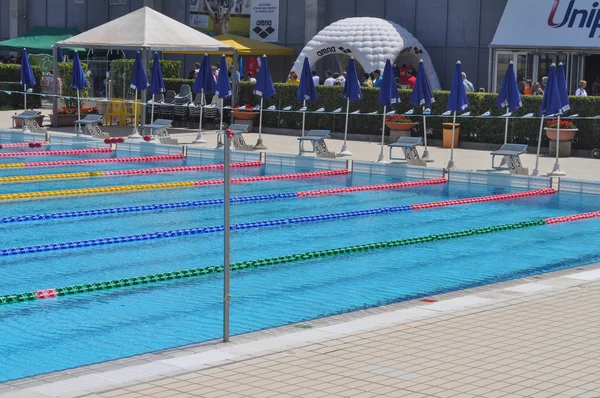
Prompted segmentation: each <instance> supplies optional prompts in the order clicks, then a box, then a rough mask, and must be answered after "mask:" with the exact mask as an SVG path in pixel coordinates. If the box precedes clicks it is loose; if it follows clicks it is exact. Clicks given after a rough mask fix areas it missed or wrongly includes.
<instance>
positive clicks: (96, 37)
mask: <svg viewBox="0 0 600 398" xmlns="http://www.w3.org/2000/svg"><path fill="white" fill-rule="evenodd" d="M57 45H58V46H60V47H85V48H102V49H116V50H149V51H167V50H169V51H172V52H177V53H185V52H188V51H201V52H206V51H216V52H218V53H222V52H226V51H229V52H231V51H233V48H232V47H231V46H228V45H226V44H223V43H221V42H220V41H218V40H215V39H213V38H212V37H210V36H207V35H205V34H204V33H201V32H199V31H198V30H196V29H193V28H191V27H189V26H187V25H184V24H182V23H181V22H179V21H176V20H174V19H172V18H169V17H167V16H166V15H164V14H161V13H160V12H158V11H155V10H153V9H152V8H149V7H142V8H140V9H138V10H136V11H133V12H131V13H129V14H127V15H124V16H122V17H120V18H117V19H115V20H112V21H110V22H107V23H105V24H104V25H100V26H98V27H96V28H94V29H90V30H88V31H86V32H84V33H81V34H79V35H77V36H73V37H71V38H69V39H66V40H63V41H61V42H59V43H57Z"/></svg>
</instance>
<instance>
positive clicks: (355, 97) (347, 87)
mask: <svg viewBox="0 0 600 398" xmlns="http://www.w3.org/2000/svg"><path fill="white" fill-rule="evenodd" d="M310 79H311V80H312V77H311V78H310ZM342 98H345V99H346V126H345V129H344V144H343V145H342V149H341V150H340V152H339V155H340V156H352V152H350V151H349V150H348V146H347V139H348V116H349V115H350V101H352V102H356V101H360V100H361V99H362V91H360V82H359V81H358V74H357V73H356V63H355V61H354V57H352V58H350V62H349V63H348V70H347V76H346V83H345V84H344V89H343V90H342Z"/></svg>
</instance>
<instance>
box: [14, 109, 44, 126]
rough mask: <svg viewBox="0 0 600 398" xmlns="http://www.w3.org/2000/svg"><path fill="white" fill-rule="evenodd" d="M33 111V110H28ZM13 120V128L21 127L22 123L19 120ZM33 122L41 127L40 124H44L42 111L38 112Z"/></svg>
mask: <svg viewBox="0 0 600 398" xmlns="http://www.w3.org/2000/svg"><path fill="white" fill-rule="evenodd" d="M30 110H33V109H30ZM15 115H17V113H16V112H15ZM14 120H15V127H23V121H22V120H21V119H14ZM35 121H36V122H37V124H38V126H40V127H41V126H42V123H43V122H44V115H42V111H38V116H37V117H36V118H35Z"/></svg>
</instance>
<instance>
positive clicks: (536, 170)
mask: <svg viewBox="0 0 600 398" xmlns="http://www.w3.org/2000/svg"><path fill="white" fill-rule="evenodd" d="M543 130H544V115H543V114H542V119H541V121H540V133H539V136H538V146H537V155H536V157H535V169H533V173H531V175H532V176H539V175H540V171H539V169H538V166H539V163H540V151H541V149H542V131H543Z"/></svg>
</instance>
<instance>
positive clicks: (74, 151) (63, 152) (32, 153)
mask: <svg viewBox="0 0 600 398" xmlns="http://www.w3.org/2000/svg"><path fill="white" fill-rule="evenodd" d="M107 152H112V148H111V147H105V148H86V149H64V150H56V151H26V152H0V158H10V157H26V156H63V155H83V154H87V153H107Z"/></svg>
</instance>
